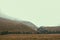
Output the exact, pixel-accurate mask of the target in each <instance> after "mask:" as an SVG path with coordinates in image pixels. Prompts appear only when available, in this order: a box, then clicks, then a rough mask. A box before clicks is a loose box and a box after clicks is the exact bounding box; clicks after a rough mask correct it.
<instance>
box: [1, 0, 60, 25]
mask: <svg viewBox="0 0 60 40" xmlns="http://www.w3.org/2000/svg"><path fill="white" fill-rule="evenodd" d="M0 10H2V12H3V14H5V15H8V16H10V17H13V18H16V19H18V20H27V21H31V22H32V23H34V24H35V25H37V26H56V25H60V0H0Z"/></svg>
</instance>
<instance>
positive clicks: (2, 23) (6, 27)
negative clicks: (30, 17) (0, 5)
mask: <svg viewBox="0 0 60 40" xmlns="http://www.w3.org/2000/svg"><path fill="white" fill-rule="evenodd" d="M1 31H9V32H32V33H36V32H37V27H36V26H35V25H34V24H32V23H30V22H28V21H16V20H10V19H7V18H3V17H0V32H1Z"/></svg>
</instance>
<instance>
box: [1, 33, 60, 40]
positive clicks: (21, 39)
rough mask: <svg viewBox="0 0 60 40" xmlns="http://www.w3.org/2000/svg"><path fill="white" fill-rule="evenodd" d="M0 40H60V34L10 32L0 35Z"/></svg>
mask: <svg viewBox="0 0 60 40" xmlns="http://www.w3.org/2000/svg"><path fill="white" fill-rule="evenodd" d="M0 40H60V34H10V35H0Z"/></svg>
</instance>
